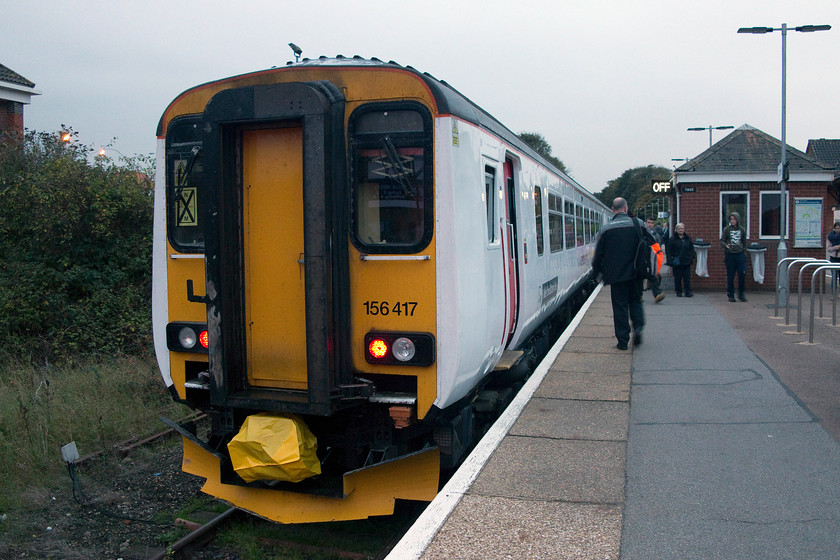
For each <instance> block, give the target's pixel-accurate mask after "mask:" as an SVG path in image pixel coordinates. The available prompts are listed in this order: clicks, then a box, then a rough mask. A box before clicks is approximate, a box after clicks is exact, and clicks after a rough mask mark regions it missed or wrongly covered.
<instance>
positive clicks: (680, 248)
mask: <svg viewBox="0 0 840 560" xmlns="http://www.w3.org/2000/svg"><path fill="white" fill-rule="evenodd" d="M665 252H666V253H667V255H668V262H667V264H668V266H670V267H671V270H673V271H674V291H675V292H677V297H683V293H685V297H692V296H693V295H694V294H692V293H691V261H692V260H694V244H693V243H692V242H691V238H690V237H689V236H688V234H687V233H686V232H685V224H682V223H679V224H677V227H676V228H675V233H674V235H673V237H671V238H670V239H669V240H668V246H667V247H666V248H665Z"/></svg>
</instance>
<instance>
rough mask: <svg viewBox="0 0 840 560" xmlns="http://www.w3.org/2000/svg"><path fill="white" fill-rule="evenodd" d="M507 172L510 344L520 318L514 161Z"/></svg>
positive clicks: (506, 242)
mask: <svg viewBox="0 0 840 560" xmlns="http://www.w3.org/2000/svg"><path fill="white" fill-rule="evenodd" d="M504 172H505V186H504V189H503V190H504V196H505V231H504V234H503V237H504V240H505V245H507V247H505V263H506V271H505V289H506V298H505V299H506V300H507V305H508V309H507V317H508V324H507V339H506V340H505V343H507V342H510V339H511V337H512V336H513V331H515V330H516V322H517V320H518V318H519V259H518V258H517V257H518V244H519V243H518V237H517V231H516V201H517V194H516V193H517V189H516V182H515V180H514V178H513V160H511V159H510V158H505V165H504Z"/></svg>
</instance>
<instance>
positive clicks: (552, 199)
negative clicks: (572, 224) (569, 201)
mask: <svg viewBox="0 0 840 560" xmlns="http://www.w3.org/2000/svg"><path fill="white" fill-rule="evenodd" d="M562 208H563V200H562V199H561V198H560V197H559V196H557V195H556V194H551V193H548V245H549V248H550V250H551V252H552V253H556V252H557V251H562V250H563V214H562V213H561V212H560V210H561V209H562Z"/></svg>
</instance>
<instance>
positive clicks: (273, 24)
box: [0, 0, 840, 192]
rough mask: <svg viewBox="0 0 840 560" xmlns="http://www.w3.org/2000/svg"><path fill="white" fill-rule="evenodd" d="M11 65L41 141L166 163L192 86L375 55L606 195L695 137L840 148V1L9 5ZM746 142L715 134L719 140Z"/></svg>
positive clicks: (37, 0)
mask: <svg viewBox="0 0 840 560" xmlns="http://www.w3.org/2000/svg"><path fill="white" fill-rule="evenodd" d="M0 14H2V15H0V27H2V31H0V64H4V65H5V66H8V67H9V68H11V69H12V70H14V71H16V72H18V73H19V74H21V75H23V76H24V77H26V78H28V79H29V80H31V81H33V82H35V83H36V86H35V88H36V89H37V90H38V91H40V92H41V95H39V96H36V97H34V98H33V101H32V104H31V105H27V106H26V108H25V110H24V117H25V124H26V126H27V128H29V129H34V130H39V131H52V130H58V129H59V127H60V125H61V124H62V123H64V124H67V125H70V126H72V127H73V129H74V130H76V131H77V132H79V133H80V139H81V141H82V142H83V143H85V144H87V145H90V146H91V147H99V146H101V145H104V144H107V143H109V142H110V141H111V139H112V138H114V137H116V141H115V142H114V144H113V147H114V148H116V149H117V150H119V151H120V152H122V153H124V154H126V155H132V154H137V153H152V152H154V151H155V129H156V127H157V123H158V120H159V119H160V116H161V114H162V113H163V111H164V109H165V108H166V106H167V105H168V104H169V102H170V101H172V99H174V98H175V97H176V96H177V95H178V94H180V93H181V92H182V91H184V90H185V89H188V88H190V87H192V86H194V85H198V84H201V83H204V82H208V81H212V80H215V79H218V78H223V77H227V76H231V75H235V74H242V73H246V72H251V71H256V70H262V69H266V68H270V67H272V66H282V65H285V64H286V62H287V61H289V60H292V59H293V55H292V52H291V50H290V49H289V47H288V46H287V44H288V43H289V42H293V43H296V44H297V45H299V46H300V47H301V48H303V51H304V54H303V55H304V56H305V57H310V58H317V57H318V56H321V55H326V56H335V55H337V54H342V55H345V56H353V55H361V56H363V57H365V58H370V57H377V58H380V59H382V60H385V61H388V60H394V61H396V62H398V63H400V64H403V65H410V66H413V67H414V68H416V69H418V70H421V71H423V72H428V73H430V74H432V75H433V76H435V77H436V78H439V79H442V80H445V81H447V82H448V83H449V84H451V85H452V86H453V87H455V88H456V89H457V90H459V91H460V92H461V93H463V94H464V95H466V96H467V97H469V98H470V99H471V100H473V101H474V102H475V103H477V104H478V105H480V106H482V107H483V108H484V109H485V110H487V111H488V112H489V113H490V114H492V115H493V116H495V117H496V118H497V119H499V120H500V121H501V122H502V123H504V124H505V125H506V126H507V127H508V128H510V129H511V130H513V131H514V132H517V133H519V132H523V131H529V132H531V131H534V132H540V133H542V134H543V135H544V136H545V138H546V139H547V140H548V142H549V143H550V144H551V146H552V147H553V153H554V155H555V156H557V157H559V158H560V159H561V160H563V162H564V163H565V164H566V166H567V167H568V168H569V170H570V173H571V175H572V176H573V177H574V178H575V179H576V180H577V181H578V182H580V183H581V184H582V185H583V186H585V187H586V188H588V189H589V190H590V191H592V192H597V191H600V190H601V189H602V188H603V187H604V186H606V184H607V181H609V180H611V179H615V178H616V177H618V176H619V175H621V173H622V172H623V171H625V170H626V169H628V168H631V167H637V166H643V165H648V164H655V165H662V166H665V167H668V168H672V166H673V165H674V164H675V163H676V164H677V165H679V162H673V161H671V160H672V158H685V157H692V156H695V155H697V154H699V153H700V152H702V151H703V150H705V149H706V148H708V146H709V133H708V131H701V132H688V131H687V130H686V129H687V128H689V127H706V126H709V125H711V126H722V125H732V126H735V127H736V128H737V127H739V126H741V125H743V124H749V125H751V126H754V127H756V128H759V129H761V130H763V131H764V132H766V133H768V134H770V135H771V136H774V137H775V138H779V139H780V138H781V89H782V88H781V81H782V78H781V76H782V64H781V60H782V35H781V32H780V31H775V32H773V33H770V34H766V35H745V34H737V33H736V32H737V30H738V28H739V27H753V26H766V27H776V28H781V25H782V23H786V24H788V25H789V26H791V27H795V26H801V25H822V24H828V25H832V27H833V29H832V30H830V31H821V32H816V33H796V32H793V31H790V32H789V33H788V41H787V141H788V144H790V145H791V146H793V147H794V148H797V149H799V150H802V151H804V150H805V148H806V146H807V143H808V140H809V139H812V138H840V72H838V71H837V64H838V58H840V17H838V16H840V2H839V1H838V0H784V1H781V0H710V1H705V0H699V1H698V0H635V1H634V0H575V1H571V0H517V1H514V2H509V1H507V2H502V1H499V0H476V1H473V0H422V1H414V2H407V1H400V0H390V1H381V0H365V1H362V2H349V1H347V0H320V1H318V0H315V1H311V2H307V1H301V0H297V1H290V0H272V1H251V2H249V1H247V0H242V1H240V2H232V1H230V0H226V1H215V0H205V1H201V2H199V1H193V0H185V1H179V2H174V1H172V0H167V1H165V2H164V1H157V0H151V1H150V0H146V1H144V2H137V1H128V0H110V1H107V2H103V1H98V2H79V1H72V0H63V1H61V2H53V1H47V0H26V1H22V0H0ZM728 132H731V131H715V132H714V133H713V134H714V141H715V142H717V141H718V140H720V139H721V138H723V137H724V136H725V134H727V133H728Z"/></svg>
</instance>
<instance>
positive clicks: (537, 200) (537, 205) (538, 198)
mask: <svg viewBox="0 0 840 560" xmlns="http://www.w3.org/2000/svg"><path fill="white" fill-rule="evenodd" d="M534 221H535V222H536V226H537V255H542V254H543V217H542V189H541V188H539V187H534Z"/></svg>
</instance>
